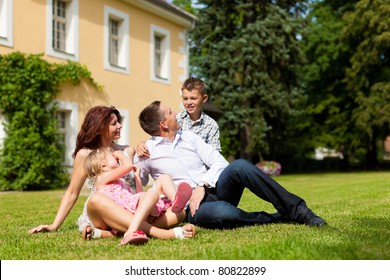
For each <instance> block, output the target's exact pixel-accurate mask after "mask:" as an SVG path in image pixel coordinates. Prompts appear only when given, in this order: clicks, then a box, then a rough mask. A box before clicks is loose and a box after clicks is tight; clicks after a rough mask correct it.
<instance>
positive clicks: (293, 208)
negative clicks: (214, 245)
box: [187, 159, 308, 228]
mask: <svg viewBox="0 0 390 280" xmlns="http://www.w3.org/2000/svg"><path fill="white" fill-rule="evenodd" d="M245 187H246V188H248V189H249V190H250V191H251V192H253V193H254V194H255V195H256V196H258V197H259V198H261V199H263V200H265V201H268V202H270V203H272V205H273V206H274V207H275V209H276V210H277V211H278V212H279V213H280V215H279V214H273V215H272V214H269V213H266V212H263V211H261V212H246V211H244V210H242V209H239V208H237V205H238V203H239V202H240V199H241V196H242V193H243V191H244V189H245ZM307 210H308V208H307V206H306V203H305V201H304V200H303V199H302V198H300V197H299V196H297V195H295V194H292V193H290V192H288V191H287V190H286V189H285V188H283V187H282V186H281V185H279V183H277V182H276V181H275V180H273V179H272V178H271V177H269V176H268V175H266V174H265V173H264V172H262V171H261V170H260V169H259V168H257V167H256V166H254V165H253V164H252V163H250V162H248V161H246V160H243V159H238V160H236V161H234V162H232V163H231V164H229V165H228V166H227V167H226V168H225V169H224V171H223V172H222V173H221V175H220V176H219V179H218V182H217V186H216V194H215V195H213V194H209V195H206V196H205V198H204V199H203V201H202V203H201V204H200V206H199V209H198V210H197V211H196V213H195V216H194V217H192V216H191V213H190V212H189V211H188V210H187V211H188V212H187V218H188V221H189V222H190V223H193V224H197V225H200V226H202V227H206V228H233V227H239V226H246V225H254V224H266V223H272V222H276V221H278V220H280V216H282V217H283V218H284V219H287V220H297V219H299V217H300V216H302V215H304V214H305V213H306V212H307Z"/></svg>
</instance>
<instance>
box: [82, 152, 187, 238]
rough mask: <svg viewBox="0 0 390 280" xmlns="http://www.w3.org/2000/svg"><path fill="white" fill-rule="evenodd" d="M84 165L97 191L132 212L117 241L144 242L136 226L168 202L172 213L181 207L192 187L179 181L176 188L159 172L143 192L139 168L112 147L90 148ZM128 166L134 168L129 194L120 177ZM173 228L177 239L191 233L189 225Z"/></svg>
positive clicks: (158, 211) (181, 209) (149, 218)
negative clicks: (151, 186) (119, 239)
mask: <svg viewBox="0 0 390 280" xmlns="http://www.w3.org/2000/svg"><path fill="white" fill-rule="evenodd" d="M84 168H85V170H86V172H87V174H88V176H89V177H90V178H91V179H92V181H93V184H94V186H95V188H96V191H97V192H101V193H104V194H105V195H107V196H108V197H110V198H111V199H112V200H114V201H115V202H117V203H118V204H120V205H121V206H122V207H124V208H125V209H127V210H129V211H130V212H132V213H133V214H134V216H133V219H132V221H131V223H130V226H129V228H128V230H127V232H126V233H125V234H124V237H123V239H122V241H121V244H135V245H140V244H144V243H146V242H147V241H148V238H147V236H146V234H145V233H144V232H143V231H140V230H139V227H140V224H141V223H142V221H145V220H148V222H151V221H153V219H155V218H156V217H159V216H160V215H161V214H162V213H163V212H164V211H166V209H167V208H168V207H171V206H172V212H174V213H179V212H181V211H184V210H183V209H184V207H185V205H186V204H187V202H188V200H189V199H190V197H191V194H192V189H191V187H190V185H189V184H187V183H181V184H179V185H178V188H177V191H176V187H175V185H174V184H173V182H172V180H171V178H170V176H168V175H163V176H160V178H158V179H157V180H156V182H155V185H154V186H153V188H151V189H150V190H148V191H147V192H143V191H142V186H141V182H140V179H139V169H138V168H137V167H136V166H134V165H133V163H132V160H131V159H130V158H128V157H127V156H126V155H125V154H124V153H123V152H122V151H113V150H112V149H111V148H103V149H97V150H94V151H92V152H91V153H90V154H89V155H88V157H87V158H86V159H85V162H84ZM131 170H134V179H135V183H136V190H137V193H136V194H133V193H132V191H131V190H130V187H129V185H128V184H126V182H125V181H124V180H123V179H121V177H122V176H123V175H125V174H127V173H129V172H130V171H131ZM161 194H165V195H166V196H167V197H168V199H169V200H167V199H165V198H160V195H161ZM186 229H188V230H186ZM173 231H174V233H175V237H176V238H180V239H182V238H185V237H187V238H188V237H193V234H194V228H193V226H192V225H187V227H182V228H181V227H178V228H174V229H173Z"/></svg>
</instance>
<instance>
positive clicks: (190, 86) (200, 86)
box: [181, 77, 207, 95]
mask: <svg viewBox="0 0 390 280" xmlns="http://www.w3.org/2000/svg"><path fill="white" fill-rule="evenodd" d="M185 89H186V90H188V91H193V90H194V89H196V90H199V92H200V93H201V94H202V95H205V94H207V85H206V84H205V82H203V81H202V80H201V79H199V78H194V77H189V78H188V79H187V80H185V81H184V83H183V86H182V87H181V91H183V90H185Z"/></svg>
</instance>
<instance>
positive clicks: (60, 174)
mask: <svg viewBox="0 0 390 280" xmlns="http://www.w3.org/2000/svg"><path fill="white" fill-rule="evenodd" d="M41 56H42V55H25V54H22V53H20V52H14V53H11V54H8V55H4V56H0V113H1V114H2V115H3V116H4V118H5V121H6V122H5V123H4V124H3V125H4V127H5V130H6V133H7V137H6V138H5V139H4V140H3V144H2V146H1V149H0V190H36V189H53V188H58V187H62V186H65V185H66V184H67V183H68V177H69V176H68V174H67V172H66V170H65V169H64V166H63V154H64V149H63V148H64V147H63V146H62V145H61V144H60V139H59V135H58V133H57V119H56V117H55V112H56V109H57V107H56V103H55V102H54V98H55V96H56V95H57V93H58V92H59V86H60V84H61V83H63V82H66V81H72V82H73V83H77V82H78V81H79V80H80V79H81V78H82V77H86V78H87V79H89V80H92V78H91V77H90V73H89V71H88V70H87V69H86V68H85V67H83V66H80V65H79V64H77V63H74V62H67V63H66V64H50V63H48V62H46V61H45V60H43V59H42V58H41Z"/></svg>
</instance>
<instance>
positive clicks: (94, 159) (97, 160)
mask: <svg viewBox="0 0 390 280" xmlns="http://www.w3.org/2000/svg"><path fill="white" fill-rule="evenodd" d="M113 152H114V150H113V149H112V148H111V147H106V148H101V149H96V150H93V151H92V152H90V153H89V155H88V156H87V158H86V159H85V161H84V169H85V172H87V175H88V177H90V178H96V176H97V175H99V174H100V173H101V172H102V161H103V160H105V159H106V156H107V154H109V153H113Z"/></svg>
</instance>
